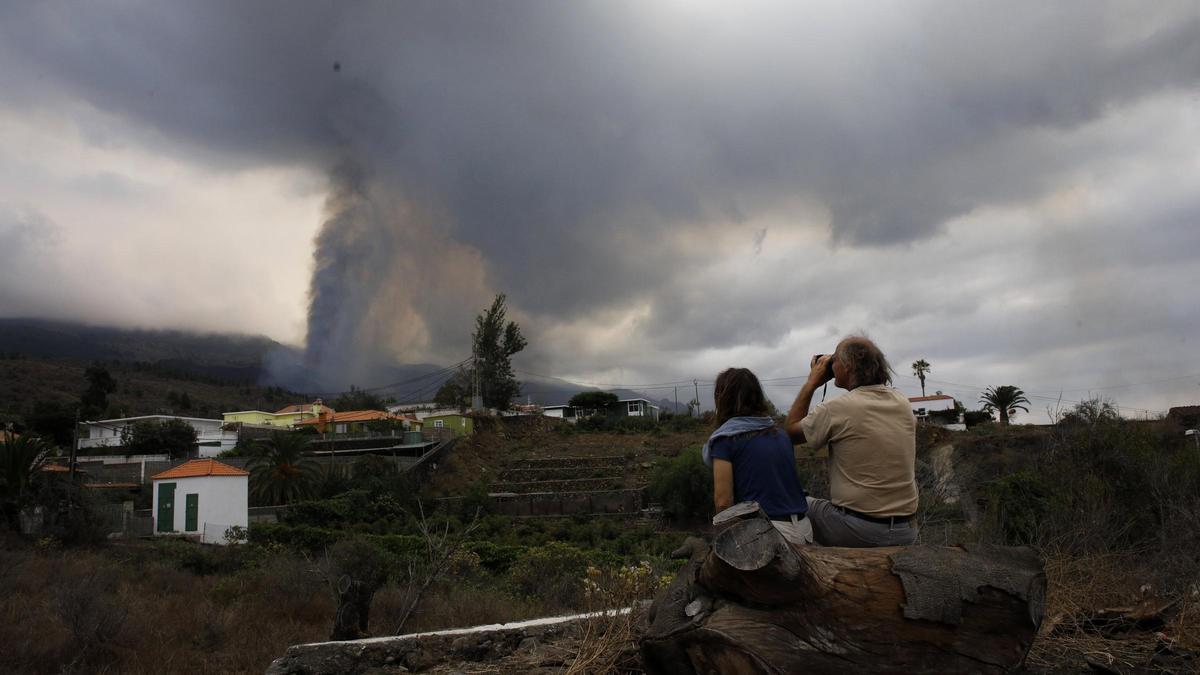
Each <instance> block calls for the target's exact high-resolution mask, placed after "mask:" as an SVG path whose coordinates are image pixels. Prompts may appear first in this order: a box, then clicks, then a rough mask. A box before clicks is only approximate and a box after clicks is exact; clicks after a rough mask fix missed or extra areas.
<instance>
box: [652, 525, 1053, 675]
mask: <svg viewBox="0 0 1200 675" xmlns="http://www.w3.org/2000/svg"><path fill="white" fill-rule="evenodd" d="M677 554H679V555H681V556H682V555H687V556H688V558H689V560H688V562H687V564H686V565H685V566H684V568H683V569H682V570H681V571H680V573H679V574H678V575H677V577H676V578H675V580H674V582H673V583H672V584H671V586H670V587H668V588H667V589H666V590H665V591H664V592H663V593H662V594H661V595H660V596H659V598H658V599H656V600H655V603H654V605H653V606H652V608H651V611H650V624H649V626H648V627H647V630H646V633H645V635H644V636H643V638H642V641H641V650H642V657H643V660H644V663H645V668H646V672H648V673H668V674H672V675H674V674H683V673H707V672H721V673H794V672H805V673H837V674H838V675H844V674H845V673H846V672H857V671H869V672H878V673H948V672H972V673H1002V672H1008V671H1012V670H1015V669H1017V668H1019V667H1020V666H1021V664H1022V663H1023V661H1024V659H1025V656H1026V654H1027V653H1028V652H1029V647H1030V646H1031V645H1032V643H1033V639H1034V637H1035V636H1036V634H1037V630H1038V626H1039V625H1040V624H1041V621H1042V614H1043V605H1044V599H1045V592H1046V576H1045V574H1044V572H1043V569H1042V562H1041V560H1040V559H1038V557H1037V556H1036V555H1034V554H1033V553H1032V552H1031V551H1030V550H1028V549H1025V548H1014V547H998V546H984V545H965V546H955V547H932V546H908V547H889V548H866V549H857V548H822V547H813V546H792V545H790V544H788V543H787V541H786V540H784V538H783V537H782V535H780V534H779V532H778V531H777V530H776V529H775V528H774V526H772V525H771V522H770V520H768V519H767V517H766V515H765V514H763V513H762V512H761V510H755V511H754V512H752V513H750V514H747V515H746V517H744V518H742V519H739V520H735V521H734V522H732V523H731V524H729V526H728V527H726V528H725V529H724V530H723V531H721V532H720V533H719V534H718V535H717V536H716V537H715V538H714V540H713V542H712V544H711V545H709V544H708V543H707V542H704V541H703V540H700V539H694V538H692V539H689V540H688V541H687V542H685V544H684V546H683V547H682V548H681V549H680V550H679V551H677Z"/></svg>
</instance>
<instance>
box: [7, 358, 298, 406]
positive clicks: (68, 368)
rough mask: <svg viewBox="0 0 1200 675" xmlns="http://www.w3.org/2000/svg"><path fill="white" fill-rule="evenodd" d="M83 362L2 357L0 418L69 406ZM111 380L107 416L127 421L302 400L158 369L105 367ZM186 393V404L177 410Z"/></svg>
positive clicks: (118, 364)
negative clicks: (39, 407) (40, 406)
mask: <svg viewBox="0 0 1200 675" xmlns="http://www.w3.org/2000/svg"><path fill="white" fill-rule="evenodd" d="M89 365H91V362H89V361H81V360H75V359H30V358H6V359H4V360H0V416H3V418H4V419H6V420H11V419H13V418H16V419H21V418H23V417H24V416H25V415H27V414H29V413H30V411H31V410H32V408H33V406H34V405H35V404H36V403H38V402H53V403H58V404H63V405H70V406H73V405H74V404H75V403H77V402H78V401H79V394H80V392H82V391H83V390H84V388H85V386H86V380H85V379H84V371H85V370H86V369H87V368H88V366H89ZM103 365H104V367H105V369H107V370H108V372H109V373H110V374H111V375H112V377H113V378H114V379H115V380H116V381H117V390H116V391H115V392H113V393H112V394H110V395H109V397H108V401H109V409H108V411H107V413H108V415H106V416H110V415H111V416H113V417H132V416H135V415H151V414H157V413H165V414H177V415H185V416H191V417H212V418H216V417H220V415H221V413H223V412H228V411H231V410H247V409H261V410H277V409H279V408H282V407H284V406H286V405H290V404H292V403H302V402H304V398H303V397H302V396H300V395H298V394H293V393H289V392H286V391H284V390H282V389H279V388H276V387H260V386H258V385H255V384H247V383H238V382H223V381H221V380H217V379H210V378H205V377H202V376H199V375H195V374H192V373H187V372H180V371H173V370H171V369H169V368H166V367H164V366H151V365H145V364H143V365H138V364H127V363H125V362H112V361H109V362H105V363H104V364H103ZM185 394H186V399H187V400H188V402H189V403H190V405H189V406H188V407H186V408H183V407H180V405H179V400H180V399H181V398H182V397H183V395H185Z"/></svg>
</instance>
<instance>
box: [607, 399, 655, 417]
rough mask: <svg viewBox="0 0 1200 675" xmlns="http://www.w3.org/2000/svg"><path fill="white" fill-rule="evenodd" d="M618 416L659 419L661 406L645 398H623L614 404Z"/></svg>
mask: <svg viewBox="0 0 1200 675" xmlns="http://www.w3.org/2000/svg"><path fill="white" fill-rule="evenodd" d="M614 407H615V408H616V414H617V416H618V417H620V416H624V417H652V418H654V419H655V420H657V419H658V414H659V408H658V406H656V405H654V404H653V403H651V402H650V400H649V399H645V398H623V399H621V400H619V401H617V404H616V405H615V406H614Z"/></svg>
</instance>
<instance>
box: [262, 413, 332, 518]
mask: <svg viewBox="0 0 1200 675" xmlns="http://www.w3.org/2000/svg"><path fill="white" fill-rule="evenodd" d="M307 449H308V439H307V438H305V437H304V436H302V435H300V434H295V433H288V432H286V431H276V432H273V433H272V434H271V437H270V438H269V439H267V440H266V441H265V442H264V443H263V444H262V448H261V450H260V451H259V453H258V454H257V455H256V456H255V457H254V458H253V459H251V460H250V461H249V462H248V463H247V464H246V468H247V469H249V470H250V496H252V497H254V498H255V500H256V501H258V502H259V503H263V504H268V505H276V504H290V503H292V502H296V501H300V500H303V499H306V498H308V497H310V496H312V494H313V493H314V492H315V491H316V487H317V481H318V479H319V478H320V467H319V466H318V465H317V462H316V460H314V459H313V458H312V457H309V456H306V455H305V454H304V453H305V451H306V450H307Z"/></svg>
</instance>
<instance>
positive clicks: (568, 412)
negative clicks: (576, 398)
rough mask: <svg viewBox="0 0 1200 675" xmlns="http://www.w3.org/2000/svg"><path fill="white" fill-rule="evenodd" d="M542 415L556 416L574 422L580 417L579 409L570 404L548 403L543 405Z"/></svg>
mask: <svg viewBox="0 0 1200 675" xmlns="http://www.w3.org/2000/svg"><path fill="white" fill-rule="evenodd" d="M542 415H544V416H546V417H556V418H558V419H560V420H566V421H568V422H574V421H575V420H576V419H578V416H579V409H578V408H573V407H571V406H569V405H547V406H542Z"/></svg>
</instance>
